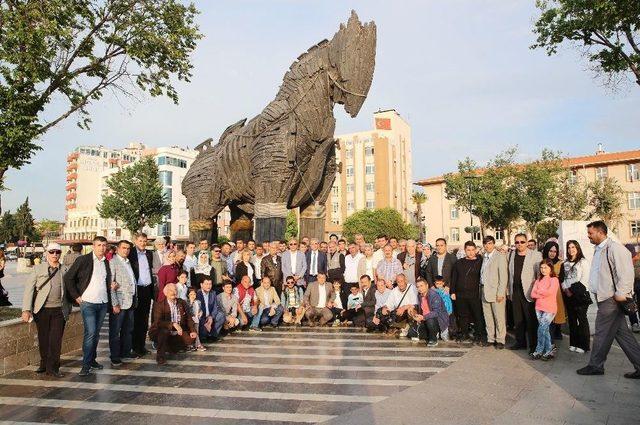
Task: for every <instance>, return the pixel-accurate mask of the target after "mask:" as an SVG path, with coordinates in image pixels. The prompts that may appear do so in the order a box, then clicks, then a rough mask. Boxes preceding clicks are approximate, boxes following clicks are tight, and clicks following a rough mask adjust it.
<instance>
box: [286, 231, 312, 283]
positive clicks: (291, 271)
mask: <svg viewBox="0 0 640 425" xmlns="http://www.w3.org/2000/svg"><path fill="white" fill-rule="evenodd" d="M306 272H307V260H306V259H305V258H304V254H303V253H302V252H300V251H298V241H297V240H295V239H290V240H289V250H288V251H285V252H283V253H282V275H283V276H293V279H294V280H295V281H296V286H300V287H303V288H306V286H307V285H306V283H305V281H304V275H305V273H306Z"/></svg>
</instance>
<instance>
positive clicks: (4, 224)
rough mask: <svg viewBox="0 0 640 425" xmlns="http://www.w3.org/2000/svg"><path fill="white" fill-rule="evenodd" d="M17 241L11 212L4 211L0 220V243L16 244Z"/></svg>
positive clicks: (14, 222)
mask: <svg viewBox="0 0 640 425" xmlns="http://www.w3.org/2000/svg"><path fill="white" fill-rule="evenodd" d="M18 239H19V237H18V233H17V231H16V221H15V217H14V216H13V214H11V211H5V212H4V214H3V215H2V218H0V242H4V243H16V242H18Z"/></svg>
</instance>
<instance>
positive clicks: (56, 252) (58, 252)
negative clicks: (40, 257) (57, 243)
mask: <svg viewBox="0 0 640 425" xmlns="http://www.w3.org/2000/svg"><path fill="white" fill-rule="evenodd" d="M47 252H48V253H49V254H51V255H53V254H58V255H60V254H62V251H58V250H57V249H52V250H51V251H47Z"/></svg>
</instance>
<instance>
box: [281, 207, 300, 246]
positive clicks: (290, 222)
mask: <svg viewBox="0 0 640 425" xmlns="http://www.w3.org/2000/svg"><path fill="white" fill-rule="evenodd" d="M297 237H298V216H297V215H296V212H295V211H294V210H289V212H288V213H287V220H286V227H285V231H284V238H285V239H286V240H289V239H291V238H297Z"/></svg>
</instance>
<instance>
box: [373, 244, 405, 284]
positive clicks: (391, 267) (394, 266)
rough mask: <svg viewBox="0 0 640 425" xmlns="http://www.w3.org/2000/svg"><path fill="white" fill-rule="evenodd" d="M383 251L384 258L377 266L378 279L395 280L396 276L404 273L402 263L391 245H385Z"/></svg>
mask: <svg viewBox="0 0 640 425" xmlns="http://www.w3.org/2000/svg"><path fill="white" fill-rule="evenodd" d="M382 252H383V253H384V258H383V259H382V261H380V262H379V263H378V265H377V266H376V275H377V276H378V279H383V280H386V281H391V282H393V280H394V279H395V278H396V276H398V275H399V274H401V273H402V264H400V261H398V259H397V258H395V257H394V255H393V248H391V245H385V246H384V248H383V249H382ZM374 256H375V253H374Z"/></svg>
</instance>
